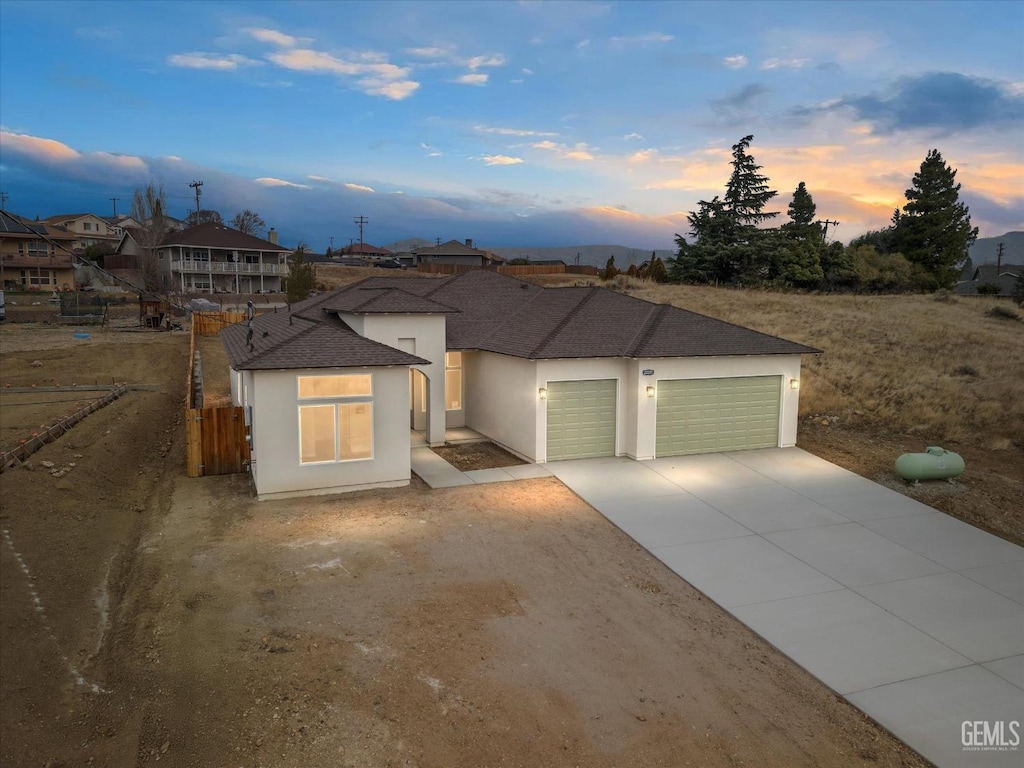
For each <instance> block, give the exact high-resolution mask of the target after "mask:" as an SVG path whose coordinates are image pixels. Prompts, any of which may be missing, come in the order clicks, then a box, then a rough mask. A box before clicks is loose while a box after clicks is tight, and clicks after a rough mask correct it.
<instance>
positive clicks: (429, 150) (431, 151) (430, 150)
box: [420, 141, 441, 157]
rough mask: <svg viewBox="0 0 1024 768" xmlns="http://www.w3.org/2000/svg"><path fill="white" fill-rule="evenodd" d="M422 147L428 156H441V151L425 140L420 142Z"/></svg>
mask: <svg viewBox="0 0 1024 768" xmlns="http://www.w3.org/2000/svg"><path fill="white" fill-rule="evenodd" d="M420 149H422V150H425V151H426V153H427V157H440V156H441V153H440V152H438V151H437V150H436V149H434V148H433V147H432V146H430V145H429V144H427V142H425V141H421V142H420Z"/></svg>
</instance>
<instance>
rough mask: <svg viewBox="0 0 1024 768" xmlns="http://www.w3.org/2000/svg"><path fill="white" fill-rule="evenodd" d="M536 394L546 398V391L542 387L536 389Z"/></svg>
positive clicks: (542, 398) (543, 398)
mask: <svg viewBox="0 0 1024 768" xmlns="http://www.w3.org/2000/svg"><path fill="white" fill-rule="evenodd" d="M537 396H538V397H540V399H541V400H547V399H548V391H547V390H546V389H545V388H544V387H541V388H540V389H538V390H537Z"/></svg>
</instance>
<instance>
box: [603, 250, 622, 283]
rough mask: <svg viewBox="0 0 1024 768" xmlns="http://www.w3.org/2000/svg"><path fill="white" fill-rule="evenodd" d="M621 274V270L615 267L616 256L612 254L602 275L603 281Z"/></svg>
mask: <svg viewBox="0 0 1024 768" xmlns="http://www.w3.org/2000/svg"><path fill="white" fill-rule="evenodd" d="M617 274H619V268H618V267H616V266H615V255H614V254H612V255H611V256H609V257H608V261H607V262H606V263H605V265H604V270H603V271H602V272H601V274H600V278H601V279H602V280H611V279H612V278H613V277H615V276H616V275H617Z"/></svg>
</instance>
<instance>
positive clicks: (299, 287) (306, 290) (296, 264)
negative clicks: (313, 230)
mask: <svg viewBox="0 0 1024 768" xmlns="http://www.w3.org/2000/svg"><path fill="white" fill-rule="evenodd" d="M305 251H306V247H305V246H304V245H302V244H301V243H300V244H299V245H298V247H296V249H295V250H294V251H293V252H292V255H291V256H289V257H288V277H287V278H286V279H285V281H284V292H285V297H286V298H287V300H288V303H289V304H295V303H296V302H299V301H302V300H303V299H306V298H308V297H309V294H310V292H311V291H312V290H313V265H312V264H311V263H307V261H306V254H305Z"/></svg>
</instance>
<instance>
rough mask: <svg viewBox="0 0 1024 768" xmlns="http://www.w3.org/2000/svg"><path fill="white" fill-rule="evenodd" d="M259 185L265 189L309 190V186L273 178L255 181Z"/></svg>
mask: <svg viewBox="0 0 1024 768" xmlns="http://www.w3.org/2000/svg"><path fill="white" fill-rule="evenodd" d="M253 181H255V182H256V183H257V184H262V185H263V186H265V187H295V188H296V189H309V185H308V184H296V183H295V182H293V181H285V180H284V179H275V178H274V177H272V176H261V177H260V178H258V179H253Z"/></svg>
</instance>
